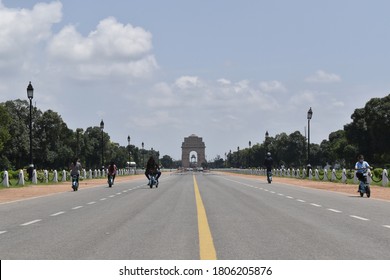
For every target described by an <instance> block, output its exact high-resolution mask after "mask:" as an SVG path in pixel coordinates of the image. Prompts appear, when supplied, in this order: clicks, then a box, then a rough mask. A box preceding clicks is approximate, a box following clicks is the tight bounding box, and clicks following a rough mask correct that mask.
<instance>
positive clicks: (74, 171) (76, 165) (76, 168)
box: [70, 158, 82, 184]
mask: <svg viewBox="0 0 390 280" xmlns="http://www.w3.org/2000/svg"><path fill="white" fill-rule="evenodd" d="M81 170H82V166H81V163H80V159H79V158H75V159H74V161H73V162H72V163H71V165H70V176H71V177H73V176H76V177H77V179H76V181H77V184H78V183H79V177H80V171H81Z"/></svg>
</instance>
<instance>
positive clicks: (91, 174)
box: [3, 168, 137, 188]
mask: <svg viewBox="0 0 390 280" xmlns="http://www.w3.org/2000/svg"><path fill="white" fill-rule="evenodd" d="M136 172H137V171H136V169H135V168H130V169H129V168H126V169H118V170H117V175H118V176H122V175H134V174H136ZM61 173H62V179H61V182H66V180H67V176H68V174H70V172H68V171H66V170H62V171H61ZM106 174H107V170H97V169H95V170H93V171H92V170H91V169H90V170H89V171H86V170H85V169H83V170H82V171H81V174H80V177H82V178H84V179H95V178H102V177H105V176H106ZM43 180H44V181H43V182H44V183H48V182H49V171H47V170H44V171H43ZM31 181H32V184H33V185H36V184H38V176H37V171H36V170H35V169H34V170H33V172H32V180H31ZM51 181H52V182H54V183H58V182H59V177H58V172H57V170H54V171H53V180H51ZM17 185H21V186H24V185H25V179H24V172H23V170H20V171H19V180H18V182H17ZM3 186H5V187H7V188H8V187H9V186H10V184H9V175H8V171H4V175H3Z"/></svg>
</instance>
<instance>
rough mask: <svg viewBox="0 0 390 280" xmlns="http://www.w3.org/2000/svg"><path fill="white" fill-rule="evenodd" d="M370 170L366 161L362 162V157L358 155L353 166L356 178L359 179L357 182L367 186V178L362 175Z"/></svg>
mask: <svg viewBox="0 0 390 280" xmlns="http://www.w3.org/2000/svg"><path fill="white" fill-rule="evenodd" d="M370 168H371V166H370V165H369V164H368V162H367V161H365V160H364V156H363V155H359V156H358V161H357V162H356V164H355V170H356V177H357V178H358V179H359V181H363V182H364V183H365V184H367V176H364V174H365V173H366V172H367V170H368V169H370ZM358 192H359V189H358Z"/></svg>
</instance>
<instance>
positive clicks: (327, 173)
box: [227, 168, 389, 187]
mask: <svg viewBox="0 0 390 280" xmlns="http://www.w3.org/2000/svg"><path fill="white" fill-rule="evenodd" d="M227 171H229V170H227ZM323 171H324V175H323V176H324V177H323V178H322V180H323V181H337V180H338V179H337V176H336V170H335V169H332V170H327V169H324V170H323ZM238 172H239V173H250V174H256V175H263V176H266V174H267V170H266V169H239V170H238ZM272 173H273V175H274V176H280V177H291V178H306V177H307V171H306V169H303V170H302V171H300V170H299V169H290V168H288V169H284V168H283V169H273V171H272ZM308 177H309V180H313V179H315V180H321V178H320V172H319V170H318V169H314V171H313V170H312V169H310V170H309V176H308ZM367 178H368V182H369V183H371V182H372V174H371V172H370V171H369V172H368V176H367ZM381 181H382V186H384V187H387V186H388V184H389V177H388V171H387V170H386V169H383V172H382V180H381ZM341 182H343V183H346V182H347V170H346V169H343V171H342V175H341ZM354 182H355V183H357V182H359V180H358V178H357V177H356V172H355V173H354Z"/></svg>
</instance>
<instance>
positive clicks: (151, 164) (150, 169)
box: [145, 156, 161, 185]
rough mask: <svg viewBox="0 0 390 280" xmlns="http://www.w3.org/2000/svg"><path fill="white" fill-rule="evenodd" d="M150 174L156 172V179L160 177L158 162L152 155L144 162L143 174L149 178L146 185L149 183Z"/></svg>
mask: <svg viewBox="0 0 390 280" xmlns="http://www.w3.org/2000/svg"><path fill="white" fill-rule="evenodd" d="M150 174H157V177H156V180H157V182H158V178H160V176H161V171H160V167H159V166H158V164H157V163H156V161H155V160H154V158H153V157H152V156H151V157H150V158H149V160H148V162H147V163H146V170H145V176H146V178H148V180H149V182H148V185H149V184H150Z"/></svg>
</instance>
